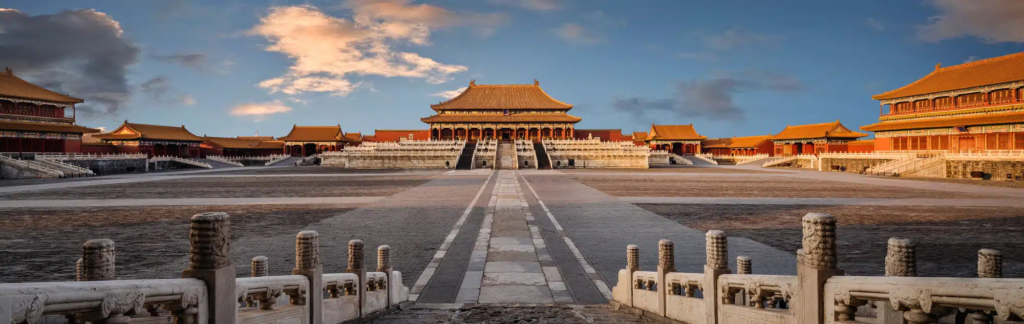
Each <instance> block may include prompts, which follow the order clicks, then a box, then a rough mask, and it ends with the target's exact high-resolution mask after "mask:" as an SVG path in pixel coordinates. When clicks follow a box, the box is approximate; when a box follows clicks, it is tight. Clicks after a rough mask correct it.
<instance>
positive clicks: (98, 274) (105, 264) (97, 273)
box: [80, 239, 117, 281]
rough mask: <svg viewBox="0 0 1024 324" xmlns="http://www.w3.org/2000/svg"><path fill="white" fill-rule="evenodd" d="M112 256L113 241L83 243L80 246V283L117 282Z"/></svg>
mask: <svg viewBox="0 0 1024 324" xmlns="http://www.w3.org/2000/svg"><path fill="white" fill-rule="evenodd" d="M114 254H115V253H114V241H111V240H110V239H96V240H88V241H85V244H82V276H81V279H80V281H103V280H117V271H116V269H115V267H114Z"/></svg>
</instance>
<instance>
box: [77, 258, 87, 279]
mask: <svg viewBox="0 0 1024 324" xmlns="http://www.w3.org/2000/svg"><path fill="white" fill-rule="evenodd" d="M84 279H85V278H83V277H82V258H78V261H77V262H75V281H83V280H84Z"/></svg>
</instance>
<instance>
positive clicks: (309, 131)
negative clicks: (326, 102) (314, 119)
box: [278, 125, 348, 142]
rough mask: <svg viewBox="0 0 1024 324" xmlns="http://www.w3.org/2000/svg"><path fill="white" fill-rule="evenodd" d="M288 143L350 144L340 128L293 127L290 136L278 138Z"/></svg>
mask: <svg viewBox="0 0 1024 324" xmlns="http://www.w3.org/2000/svg"><path fill="white" fill-rule="evenodd" d="M278 140H281V141H286V142H348V139H347V138H345V136H344V134H342V132H341V125H338V126H292V131H291V132H288V135H285V136H284V137H280V138H278Z"/></svg>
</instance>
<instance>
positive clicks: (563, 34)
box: [554, 23, 608, 45]
mask: <svg viewBox="0 0 1024 324" xmlns="http://www.w3.org/2000/svg"><path fill="white" fill-rule="evenodd" d="M554 33H555V35H556V36H558V37H559V38H561V39H563V40H565V41H568V42H569V43H570V44H574V45H595V44H600V43H604V42H605V41H607V40H608V37H607V36H605V35H604V34H602V33H600V32H597V31H595V30H593V29H589V28H586V27H583V26H581V25H578V24H574V23H565V24H562V26H560V27H558V28H555V29H554Z"/></svg>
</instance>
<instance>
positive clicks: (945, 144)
mask: <svg viewBox="0 0 1024 324" xmlns="http://www.w3.org/2000/svg"><path fill="white" fill-rule="evenodd" d="M939 149H941V150H949V136H939Z"/></svg>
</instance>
